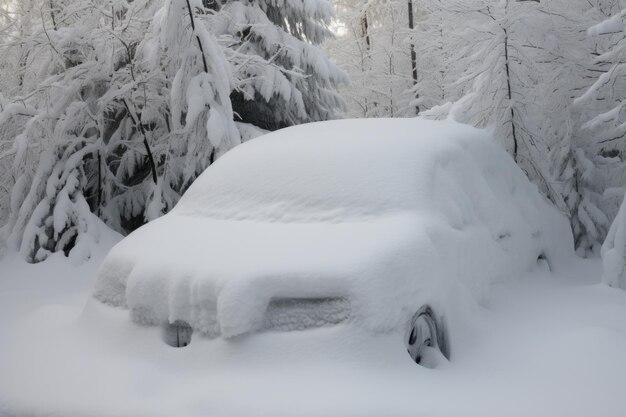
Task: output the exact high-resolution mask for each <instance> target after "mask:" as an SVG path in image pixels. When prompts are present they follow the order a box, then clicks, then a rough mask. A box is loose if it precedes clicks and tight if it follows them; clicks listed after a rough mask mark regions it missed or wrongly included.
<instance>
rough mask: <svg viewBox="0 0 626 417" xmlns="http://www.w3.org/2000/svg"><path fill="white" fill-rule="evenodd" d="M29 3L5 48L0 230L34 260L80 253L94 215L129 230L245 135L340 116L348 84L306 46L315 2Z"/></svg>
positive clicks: (322, 25)
mask: <svg viewBox="0 0 626 417" xmlns="http://www.w3.org/2000/svg"><path fill="white" fill-rule="evenodd" d="M29 1H32V2H36V3H37V4H36V5H35V4H34V3H33V5H34V6H35V7H33V10H37V12H38V13H34V12H33V13H29V14H27V17H28V19H26V17H25V18H24V19H23V21H24V22H26V21H28V22H29V23H28V30H25V32H24V34H21V33H17V32H15V33H16V40H15V42H13V43H9V44H8V45H4V47H5V48H7V50H9V51H12V52H14V51H16V50H19V51H21V52H20V53H19V54H16V56H18V59H17V60H16V62H15V64H14V66H15V68H17V69H18V74H17V77H19V82H18V83H17V84H18V88H17V89H16V90H15V91H11V92H9V93H8V94H7V95H6V97H5V96H3V97H0V106H2V107H1V108H0V143H1V144H2V145H0V146H2V148H0V150H1V151H2V154H1V155H0V161H3V160H5V159H6V160H11V167H10V174H9V175H10V178H11V180H10V181H9V182H10V184H7V188H11V196H10V200H11V201H10V210H9V212H10V214H9V217H8V219H7V222H6V224H5V225H4V227H3V228H2V233H1V234H2V235H3V236H4V238H5V239H6V240H7V241H8V243H9V245H10V246H12V247H13V248H21V249H20V250H21V252H22V254H23V255H24V256H25V257H26V258H27V259H29V260H31V261H39V260H42V259H45V258H46V257H47V256H48V255H49V254H50V253H52V252H57V251H64V252H65V253H66V254H67V253H69V252H70V251H74V252H76V253H80V254H82V255H80V256H83V255H84V256H88V250H85V247H86V246H85V245H82V243H83V242H87V243H88V242H89V239H90V237H92V236H94V235H95V232H94V228H95V226H94V224H95V223H94V221H93V219H92V217H91V216H92V213H94V214H96V215H97V216H99V217H100V218H101V219H103V220H105V221H106V223H108V224H109V225H110V226H112V227H113V228H114V229H116V230H118V231H120V232H127V231H130V230H133V229H134V228H136V227H137V226H139V225H141V224H143V223H144V222H145V221H146V220H150V219H152V218H155V217H158V216H159V215H161V214H162V213H163V212H165V211H167V210H168V209H170V208H171V207H172V206H173V205H174V204H175V203H176V201H177V200H178V198H179V197H180V195H181V194H182V193H183V192H184V191H185V190H186V189H187V187H188V186H189V185H190V184H191V182H192V181H193V180H194V179H195V178H196V177H197V176H198V175H199V174H200V173H201V172H202V171H203V170H204V168H206V166H208V165H209V164H211V163H212V162H213V161H214V160H215V159H216V158H218V157H219V156H220V155H221V154H223V153H224V152H225V151H227V150H228V149H230V148H232V147H233V146H236V145H237V144H238V143H240V142H241V140H242V137H243V138H245V139H249V138H250V137H253V136H254V135H256V134H258V133H259V132H261V131H262V130H261V129H259V128H271V129H273V128H278V127H282V126H288V125H291V124H295V123H302V122H306V121H315V120H322V119H326V118H331V117H333V114H334V112H335V111H336V110H337V109H338V108H340V107H341V106H342V101H341V99H340V98H339V96H338V94H337V93H336V92H335V86H336V85H337V84H338V83H340V82H344V81H345V75H344V74H343V73H342V72H341V71H340V70H338V69H337V67H335V66H334V65H333V64H331V63H330V62H329V61H328V60H327V59H326V58H325V56H324V55H323V54H322V52H321V51H320V50H319V49H318V48H317V47H316V46H315V45H316V44H317V43H319V42H321V41H322V40H323V39H324V37H325V36H328V35H329V32H328V29H327V24H328V23H329V20H330V17H331V15H332V9H331V8H330V6H328V4H327V3H326V2H325V1H324V0H310V1H307V2H304V3H302V4H292V3H284V4H276V3H275V2H271V3H270V2H267V3H266V2H263V1H259V2H249V3H246V4H243V3H240V2H237V1H231V2H220V3H217V2H206V1H200V0H166V1H157V0H135V1H128V0H109V1H106V2H104V3H102V2H98V3H96V2H94V1H93V0H81V1H69V0H68V1H64V0H54V1H43V0H29ZM270 16H271V18H270ZM270 110H271V111H270ZM255 126H256V127H255ZM87 246H88V245H87Z"/></svg>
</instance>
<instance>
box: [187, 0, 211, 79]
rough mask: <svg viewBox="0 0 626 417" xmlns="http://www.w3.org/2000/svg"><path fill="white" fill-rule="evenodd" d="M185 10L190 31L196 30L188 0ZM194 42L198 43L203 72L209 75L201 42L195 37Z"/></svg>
mask: <svg viewBox="0 0 626 417" xmlns="http://www.w3.org/2000/svg"><path fill="white" fill-rule="evenodd" d="M187 9H188V10H189V20H191V30H192V31H195V30H196V23H195V21H194V18H193V10H192V9H191V4H189V0H187ZM196 41H197V42H198V48H200V54H201V55H202V64H203V65H204V72H206V73H207V74H208V73H209V67H208V65H207V63H206V57H205V56H204V48H203V47H202V41H201V40H200V37H199V36H198V35H196Z"/></svg>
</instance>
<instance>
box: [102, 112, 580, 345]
mask: <svg viewBox="0 0 626 417" xmlns="http://www.w3.org/2000/svg"><path fill="white" fill-rule="evenodd" d="M572 253H573V243H572V237H571V232H570V228H569V225H568V222H567V221H566V219H565V218H564V217H563V216H562V215H561V214H560V213H558V212H557V210H556V209H554V208H553V207H552V206H551V205H550V204H549V203H548V202H547V201H546V200H545V199H544V198H543V197H542V196H541V195H540V194H539V192H538V191H537V189H536V187H535V186H534V185H532V184H530V183H529V181H528V180H527V178H526V177H525V176H524V174H523V173H522V171H521V170H520V169H519V168H518V167H517V166H516V165H515V163H514V162H513V160H512V159H511V158H510V157H509V156H508V155H507V154H506V153H505V152H504V151H503V150H501V149H500V148H499V147H498V146H497V144H496V143H495V141H493V139H492V138H491V137H490V136H489V134H488V133H487V132H486V131H482V130H477V129H473V128H471V127H468V126H464V125H460V124H456V123H453V122H442V121H429V120H420V119H377V120H363V119H360V120H338V121H331V122H321V123H312V124H308V125H301V126H297V127H292V128H288V129H283V130H280V131H277V132H274V133H271V134H268V135H265V136H263V137H260V138H258V139H255V140H253V141H250V142H247V143H245V144H243V145H241V146H239V147H238V148H236V149H234V150H232V151H230V152H229V153H227V154H226V155H225V156H224V157H222V158H221V159H219V160H218V161H217V162H216V163H215V164H214V165H212V166H211V167H210V168H209V169H207V170H206V172H205V173H204V174H203V175H201V176H200V177H199V178H198V179H197V180H196V182H195V183H194V184H193V185H192V186H191V187H190V189H189V190H188V191H187V192H186V193H185V195H184V196H183V197H182V199H181V201H180V202H179V204H178V205H177V206H176V207H175V208H174V209H173V210H172V212H171V213H170V214H168V215H166V216H164V217H162V218H160V219H158V220H156V221H154V222H151V223H150V224H148V225H146V226H144V227H142V228H141V229H139V230H137V231H136V232H134V233H133V234H131V235H130V236H129V237H128V238H126V239H124V241H122V242H121V243H120V244H119V245H117V246H116V247H115V248H114V249H113V250H112V251H111V253H110V254H109V256H108V257H107V259H106V260H105V262H104V265H103V267H102V269H101V271H100V274H99V277H98V280H97V282H96V286H95V290H94V296H95V298H96V299H98V300H100V301H102V302H104V303H105V304H108V305H112V306H116V307H122V308H128V309H129V310H130V313H131V314H130V317H132V319H133V320H134V321H135V322H137V323H140V324H149V325H161V324H163V323H173V322H175V321H177V320H182V321H185V322H187V323H189V324H190V325H191V327H193V329H194V330H196V331H197V332H198V333H200V334H202V335H203V336H207V337H211V338H213V337H217V336H219V335H222V336H225V337H232V336H236V335H241V334H244V333H247V332H250V331H254V330H259V329H262V328H264V327H267V326H266V325H265V324H264V323H266V322H267V319H266V310H267V309H268V306H271V305H272V301H273V300H277V299H278V300H280V299H288V300H289V299H310V298H316V299H325V298H329V299H344V300H347V301H348V302H349V306H348V307H347V308H349V312H348V313H345V312H340V315H341V314H343V315H344V316H345V317H348V316H349V319H350V321H351V323H353V324H357V325H359V326H362V327H365V328H367V329H369V330H370V331H374V332H389V331H394V330H398V329H400V328H401V327H403V326H405V325H406V322H407V320H408V319H409V318H410V317H411V315H412V314H413V313H415V311H416V310H417V309H418V308H419V307H420V306H421V305H422V304H425V303H430V304H434V305H435V307H436V310H438V311H439V314H445V315H446V317H447V318H448V319H449V322H450V326H451V333H452V335H451V337H452V338H454V333H455V326H457V323H456V322H455V320H454V316H455V314H456V315H460V316H463V315H465V310H464V309H463V308H461V307H460V306H461V305H462V304H464V303H470V304H471V303H473V302H475V300H478V301H480V300H481V299H482V298H483V297H485V289H486V288H487V286H488V285H490V284H491V283H493V282H495V281H498V280H502V279H505V278H515V277H517V276H519V275H520V274H522V273H524V272H526V271H528V270H529V269H531V268H533V267H534V266H535V265H536V263H537V259H538V258H539V257H545V258H547V259H548V262H549V263H550V266H551V267H552V268H558V266H559V264H560V263H561V262H562V261H563V259H565V258H567V256H571V254H572ZM390 306H393V308H390ZM344 313H345V314H344ZM285 320H287V319H285ZM285 320H282V321H285ZM279 321H281V320H279ZM326 321H329V322H331V323H333V324H336V323H337V322H338V320H336V319H333V318H332V317H331V319H329V320H320V325H324V324H326ZM294 326H295V327H296V328H297V327H298V323H294ZM288 327H289V326H288ZM306 327H310V326H306Z"/></svg>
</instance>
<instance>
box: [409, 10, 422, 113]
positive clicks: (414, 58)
mask: <svg viewBox="0 0 626 417" xmlns="http://www.w3.org/2000/svg"><path fill="white" fill-rule="evenodd" d="M407 6H408V9H409V30H411V31H412V30H413V29H414V28H415V23H414V21H413V0H408V1H407ZM409 48H410V49H411V71H412V77H413V86H416V85H417V54H416V53H415V45H414V44H413V42H411V44H410V45H409ZM415 98H416V99H417V98H419V94H418V93H417V92H416V93H415ZM415 112H416V114H419V113H420V108H419V106H415Z"/></svg>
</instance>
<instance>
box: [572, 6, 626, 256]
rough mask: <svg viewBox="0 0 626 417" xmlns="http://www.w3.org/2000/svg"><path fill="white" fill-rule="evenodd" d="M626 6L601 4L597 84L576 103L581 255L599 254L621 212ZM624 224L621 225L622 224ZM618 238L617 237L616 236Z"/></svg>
mask: <svg viewBox="0 0 626 417" xmlns="http://www.w3.org/2000/svg"><path fill="white" fill-rule="evenodd" d="M625 9H626V3H624V2H623V1H619V0H600V1H598V2H597V3H596V4H595V5H594V9H593V12H594V19H595V20H596V22H598V21H599V23H596V24H595V25H593V26H592V27H591V28H590V29H589V31H588V34H589V37H590V41H591V43H592V48H591V51H590V55H591V56H592V57H593V59H591V60H590V61H591V65H590V66H589V69H588V73H589V78H590V79H592V80H593V81H594V82H593V83H592V84H591V85H590V86H589V87H588V88H587V89H586V91H585V92H584V93H583V94H582V95H580V97H578V98H577V99H576V101H575V104H576V112H577V116H578V119H579V123H578V126H577V127H578V128H577V130H576V132H575V138H574V141H575V147H576V155H577V159H578V161H579V164H580V168H581V169H580V170H579V173H580V174H579V176H578V187H579V193H580V195H581V199H580V203H579V205H578V206H577V209H576V211H575V212H574V216H573V226H574V234H575V236H576V240H577V243H578V246H579V247H580V250H581V253H588V252H597V250H598V247H599V245H600V243H601V242H602V241H603V240H604V238H605V236H606V234H607V232H608V230H609V225H610V224H611V219H613V218H614V217H615V216H616V214H617V212H618V209H619V205H620V201H621V199H620V198H619V197H621V193H619V192H613V190H615V188H616V187H623V185H624V181H625V179H626V163H625V162H624V160H625V158H626V105H625V104H624V103H625V102H626V60H625V58H626V31H625V21H626V17H625V16H626V11H625ZM616 221H618V220H616ZM613 233H614V232H613Z"/></svg>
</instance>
